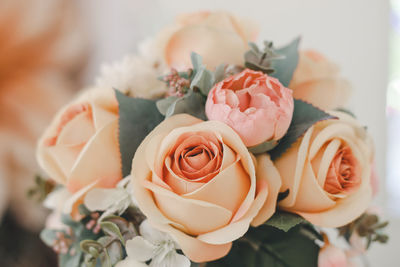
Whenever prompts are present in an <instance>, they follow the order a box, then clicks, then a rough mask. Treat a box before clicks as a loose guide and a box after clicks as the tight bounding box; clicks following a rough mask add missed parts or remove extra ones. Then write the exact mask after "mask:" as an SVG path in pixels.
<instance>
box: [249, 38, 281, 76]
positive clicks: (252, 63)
mask: <svg viewBox="0 0 400 267" xmlns="http://www.w3.org/2000/svg"><path fill="white" fill-rule="evenodd" d="M249 47H250V50H249V51H247V52H246V53H245V54H244V59H245V64H244V65H245V67H246V68H249V69H252V70H255V71H262V72H264V73H266V74H271V73H273V72H274V71H275V70H274V68H273V67H272V62H273V61H275V60H280V59H282V58H283V57H282V56H281V55H279V54H278V53H277V52H276V51H275V48H274V46H273V44H272V42H268V41H264V49H262V50H261V49H259V48H258V46H257V45H256V44H255V43H249Z"/></svg>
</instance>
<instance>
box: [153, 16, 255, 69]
mask: <svg viewBox="0 0 400 267" xmlns="http://www.w3.org/2000/svg"><path fill="white" fill-rule="evenodd" d="M257 34H258V29H257V27H256V26H255V25H254V24H253V23H251V22H249V21H247V20H244V19H241V18H238V17H235V16H233V15H231V14H229V13H226V12H196V13H190V14H186V15H181V16H179V17H178V18H177V19H176V21H175V24H174V25H172V26H170V27H168V28H166V29H164V30H163V31H162V32H161V33H160V34H159V36H158V38H157V43H158V46H159V47H161V49H162V51H161V57H162V58H163V59H164V60H165V62H166V63H167V65H169V66H170V67H173V68H176V69H179V70H181V69H185V68H188V67H191V66H192V64H191V61H190V54H191V53H192V52H196V53H198V54H200V55H201V56H202V57H203V63H205V64H206V65H207V67H208V68H211V69H212V68H215V67H216V66H218V65H220V64H222V63H225V64H237V65H243V63H244V59H243V55H244V53H245V52H246V51H247V50H248V42H249V41H254V40H255V39H256V36H257Z"/></svg>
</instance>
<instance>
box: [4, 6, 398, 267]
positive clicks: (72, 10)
mask: <svg viewBox="0 0 400 267" xmlns="http://www.w3.org/2000/svg"><path fill="white" fill-rule="evenodd" d="M204 9H210V10H216V9H217V10H222V9H223V10H227V11H230V12H233V13H234V14H236V15H239V16H242V17H247V18H250V19H252V20H254V21H255V22H257V23H259V25H260V30H261V32H260V38H259V40H260V41H261V40H264V39H269V40H274V42H275V43H276V44H277V45H279V44H284V43H287V42H288V41H290V40H292V39H293V38H294V37H296V36H298V35H301V36H302V44H301V48H303V49H305V48H314V49H317V50H319V51H320V52H322V53H323V54H325V55H326V56H327V57H328V58H330V59H331V60H333V61H335V62H336V63H337V64H338V65H339V66H341V68H342V73H343V76H345V77H346V78H347V79H349V80H350V81H351V82H352V84H353V87H354V93H353V97H352V99H351V103H350V107H351V109H352V111H353V112H354V113H355V114H356V115H357V117H358V118H359V119H360V120H361V122H362V123H363V124H365V125H367V126H368V129H369V131H370V132H371V134H372V135H373V137H374V139H375V142H376V158H377V169H378V173H379V176H380V193H379V194H378V196H377V198H376V200H375V201H376V205H379V206H380V207H382V213H383V214H384V217H386V218H387V219H389V220H390V226H389V228H388V231H389V234H390V241H389V244H388V245H373V247H372V249H371V251H370V253H369V254H368V258H369V262H370V266H388V267H391V266H398V263H397V258H398V257H397V256H396V252H397V250H398V247H399V245H400V164H399V163H400V0H391V1H389V0H370V1H365V0H336V1H320V0H303V1H297V0H281V1H270V0H259V1H258V0H246V1H241V0H224V1H223V0H202V1H185V0H168V1H165V0H147V1H140V0H114V1H109V0H85V1H78V0H35V1H33V0H30V1H26V0H1V1H0V214H2V216H3V219H2V222H1V224H0V266H18V267H20V266H33V267H35V266H41V267H45V266H56V263H55V261H54V255H53V254H52V253H51V251H50V250H48V249H46V248H45V247H44V245H41V243H40V241H39V240H38V239H37V231H38V230H39V229H40V228H41V227H42V223H43V219H44V217H45V212H46V211H44V210H43V209H41V208H40V204H37V205H36V204H35V202H34V201H32V200H28V199H27V198H26V191H27V190H28V189H29V188H30V187H31V186H32V185H33V183H34V181H33V177H34V175H35V173H37V171H38V169H37V166H36V163H35V158H34V147H35V140H36V138H37V137H38V135H40V133H41V131H42V130H43V129H44V127H45V125H47V123H48V122H49V120H50V118H51V116H52V115H53V114H54V112H55V111H56V110H57V109H58V108H59V107H60V106H61V105H62V104H63V103H65V102H67V101H68V100H69V99H70V98H71V96H72V95H73V94H74V93H76V92H77V91H78V90H79V89H80V88H83V87H84V86H88V85H91V84H92V83H93V81H94V79H95V77H96V75H97V73H98V72H99V69H100V65H101V63H102V62H111V61H114V60H118V59H121V58H122V57H123V56H124V55H125V54H127V53H132V52H134V51H136V48H137V44H138V42H139V41H141V40H143V39H145V38H146V37H151V36H153V35H154V34H155V33H157V32H158V31H159V30H160V29H161V28H162V26H163V25H165V24H168V23H170V22H171V21H172V20H173V18H174V16H175V15H177V14H179V13H182V12H188V11H196V10H204Z"/></svg>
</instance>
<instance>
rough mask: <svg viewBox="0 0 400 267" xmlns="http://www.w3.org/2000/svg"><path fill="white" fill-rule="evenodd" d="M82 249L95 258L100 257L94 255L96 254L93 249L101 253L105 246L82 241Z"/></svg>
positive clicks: (90, 241)
mask: <svg viewBox="0 0 400 267" xmlns="http://www.w3.org/2000/svg"><path fill="white" fill-rule="evenodd" d="M80 248H81V250H82V251H83V252H85V253H88V254H90V255H92V256H94V257H97V256H98V255H94V254H93V253H94V252H93V250H91V249H95V250H96V251H97V253H100V252H101V251H102V250H103V249H104V247H103V245H102V244H100V243H99V242H97V241H95V240H83V241H81V243H80Z"/></svg>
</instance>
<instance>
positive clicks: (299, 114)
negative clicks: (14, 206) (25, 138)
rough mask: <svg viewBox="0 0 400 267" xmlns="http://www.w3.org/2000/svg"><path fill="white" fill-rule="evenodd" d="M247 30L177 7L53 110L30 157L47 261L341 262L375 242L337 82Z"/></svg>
mask: <svg viewBox="0 0 400 267" xmlns="http://www.w3.org/2000/svg"><path fill="white" fill-rule="evenodd" d="M256 36H257V29H256V27H255V26H254V24H252V23H251V22H248V21H246V20H244V19H241V18H238V17H235V16H233V15H231V14H228V13H225V12H199V13H193V14H189V15H183V16H181V17H179V18H178V19H177V21H176V23H175V24H173V25H171V26H170V27H167V28H166V29H164V30H163V31H162V32H161V33H160V34H158V35H157V36H156V37H155V38H154V39H151V40H147V41H146V42H145V43H144V44H143V45H142V46H141V47H140V49H139V53H138V54H136V55H131V56H128V57H126V58H125V59H123V60H122V61H121V62H116V63H114V64H111V65H107V66H104V67H103V68H102V73H101V75H100V77H99V78H98V79H97V81H96V85H95V86H93V88H90V89H87V90H85V91H84V92H83V93H81V95H80V96H78V97H77V98H76V99H75V100H74V101H72V102H71V103H70V104H68V105H67V106H66V107H64V108H63V109H62V110H61V111H60V112H59V113H58V114H57V115H56V116H55V118H54V120H53V122H52V123H51V125H50V126H49V127H48V128H47V129H46V130H45V132H44V134H43V135H42V137H41V139H40V140H39V144H38V150H37V158H38V161H39V163H40V165H41V167H42V168H43V170H44V171H45V172H46V174H47V175H48V177H50V179H48V180H41V182H40V183H39V184H40V185H41V188H42V190H41V192H44V193H45V194H46V195H47V196H46V199H45V201H44V205H45V206H46V207H49V208H51V209H52V210H53V212H52V214H51V215H50V216H49V218H48V220H47V226H46V229H44V230H43V232H42V234H41V237H42V239H43V241H44V242H45V243H46V244H48V245H49V246H51V247H53V248H54V250H55V251H56V252H57V253H58V254H59V264H60V266H62V267H66V266H68V267H73V266H77V267H78V266H104V267H105V266H117V267H135V266H153V267H155V266H171V267H172V266H174V267H186V266H187V267H189V266H286V267H291V266H296V267H303V266H304V267H309V266H320V267H323V266H354V264H356V260H357V259H358V258H359V257H358V256H360V255H362V254H364V253H365V252H366V249H367V248H368V247H369V246H370V244H371V243H372V242H373V241H378V242H381V243H385V242H386V241H387V236H386V235H385V234H384V233H382V229H383V228H384V227H385V226H386V225H387V222H381V221H380V220H379V218H378V215H377V214H376V213H375V212H373V211H372V210H371V208H369V207H370V204H371V200H372V198H373V194H374V190H375V189H376V186H375V184H376V175H375V173H374V168H373V162H374V149H373V144H372V140H371V138H370V136H369V135H368V132H367V130H366V128H365V127H364V126H363V125H361V124H360V123H359V122H358V121H357V120H356V118H355V117H354V115H352V114H351V113H350V112H348V111H346V110H345V109H343V107H344V106H345V99H346V98H347V96H348V95H349V92H350V87H349V83H348V82H347V81H346V80H345V79H343V78H341V76H340V74H339V70H338V68H337V66H336V65H335V64H334V63H332V62H330V61H329V60H328V59H326V58H325V57H324V56H323V55H321V54H319V53H317V52H315V51H299V42H300V39H299V38H296V39H295V40H294V41H292V42H291V43H289V44H288V45H286V46H283V47H280V48H277V47H275V46H274V45H273V43H272V42H264V45H263V46H261V47H260V46H257V45H256V44H254V43H252V41H254V40H255V38H256ZM39 191H40V190H39ZM337 239H338V240H345V241H346V244H344V245H343V244H342V245H336V244H334V243H335V242H336V240H337ZM352 264H353V265H352Z"/></svg>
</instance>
